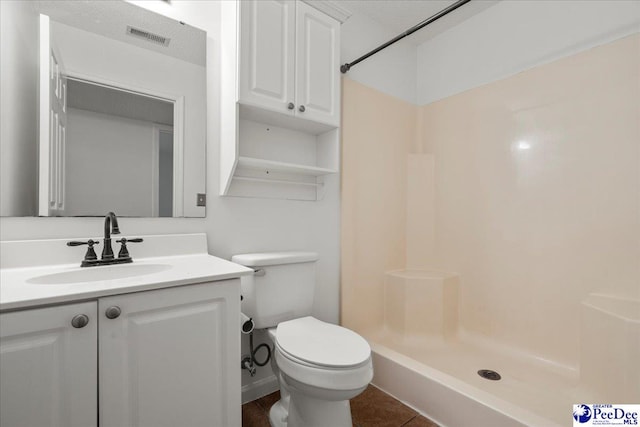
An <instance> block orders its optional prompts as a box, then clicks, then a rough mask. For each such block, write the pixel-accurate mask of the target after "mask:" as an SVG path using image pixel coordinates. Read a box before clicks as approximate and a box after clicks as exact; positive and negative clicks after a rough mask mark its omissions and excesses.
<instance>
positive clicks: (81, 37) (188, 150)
mask: <svg viewBox="0 0 640 427" xmlns="http://www.w3.org/2000/svg"><path fill="white" fill-rule="evenodd" d="M52 33H53V40H54V42H55V44H56V45H57V47H58V48H59V50H60V55H61V57H62V60H63V62H64V65H65V68H66V70H67V72H68V73H69V74H71V75H74V74H80V75H83V76H86V77H87V78H88V79H92V78H95V79H98V81H107V82H114V85H116V86H122V87H125V88H135V89H137V90H139V91H142V92H145V93H150V94H157V95H164V94H166V95H167V96H169V97H170V96H173V97H178V96H184V152H183V156H184V164H185V165H188V167H186V168H185V173H184V215H185V216H191V217H192V216H203V215H204V212H203V209H202V208H200V207H197V206H196V194H197V193H202V192H204V179H203V178H202V177H203V176H204V175H205V162H204V161H203V159H204V156H205V153H204V143H203V141H205V139H206V127H205V125H204V123H205V121H206V118H207V111H206V109H203V108H202V106H203V105H206V104H205V99H204V97H205V93H204V92H203V90H202V85H203V84H204V81H205V78H206V77H205V73H206V70H205V69H204V68H203V67H200V66H198V65H195V64H192V63H189V62H186V61H181V60H179V59H175V58H173V57H170V56H167V55H161V54H158V53H156V52H154V51H151V50H148V49H143V48H139V47H137V46H133V45H130V44H128V43H123V42H119V41H115V40H112V39H109V38H106V37H103V36H99V35H97V34H93V33H90V32H87V31H83V30H79V29H77V28H73V27H69V26H67V25H64V24H60V23H57V22H52ZM113 58H118V60H117V61H114V60H113ZM176 129H177V128H176Z"/></svg>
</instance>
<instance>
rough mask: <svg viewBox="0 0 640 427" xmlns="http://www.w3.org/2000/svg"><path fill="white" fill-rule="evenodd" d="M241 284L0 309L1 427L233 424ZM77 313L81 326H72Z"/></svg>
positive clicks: (236, 412) (236, 407)
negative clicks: (82, 320)
mask: <svg viewBox="0 0 640 427" xmlns="http://www.w3.org/2000/svg"><path fill="white" fill-rule="evenodd" d="M239 288H240V286H239V283H238V279H233V280H224V281H218V282H211V283H204V284H196V285H185V286H178V287H171V288H165V289H158V290H151V291H145V292H136V293H128V294H121V295H114V296H106V297H102V298H99V299H97V301H93V302H87V303H82V304H70V305H64V306H54V307H50V308H44V309H37V308H36V309H27V310H23V311H17V312H8V313H4V314H0V331H1V332H2V335H1V341H0V349H1V352H2V354H1V357H0V361H1V363H2V365H1V367H2V377H1V381H0V383H1V384H2V389H1V391H2V392H1V393H0V399H1V405H0V409H1V411H0V414H1V415H0V425H2V426H3V427H5V426H6V427H12V426H45V425H46V426H61V427H62V426H64V427H72V426H95V425H97V423H98V420H99V425H100V426H101V427H122V426H132V427H134V426H154V427H162V426H167V427H169V426H171V427H174V426H187V425H189V426H205V425H206V426H231V425H240V424H241V416H240V408H239V401H238V396H237V395H236V393H234V392H233V391H234V390H236V391H237V392H238V394H239V383H240V369H239V360H240V359H239V357H240V354H239V352H240V334H239V314H238V313H239V311H240V296H239ZM78 314H86V315H87V317H88V319H89V323H88V324H87V325H86V326H84V327H82V328H74V327H73V326H72V325H71V320H72V319H73V317H74V316H76V315H78ZM98 413H99V417H98Z"/></svg>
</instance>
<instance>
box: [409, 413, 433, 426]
mask: <svg viewBox="0 0 640 427" xmlns="http://www.w3.org/2000/svg"><path fill="white" fill-rule="evenodd" d="M402 427H438V424H436V423H434V422H433V421H431V420H430V419H428V418H425V417H423V416H422V415H418V416H417V417H414V418H412V419H411V420H410V421H409V422H408V423H406V424H403V425H402Z"/></svg>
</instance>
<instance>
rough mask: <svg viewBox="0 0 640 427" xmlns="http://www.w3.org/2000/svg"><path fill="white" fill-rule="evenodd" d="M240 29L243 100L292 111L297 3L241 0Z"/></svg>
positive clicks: (241, 93)
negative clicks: (290, 104)
mask: <svg viewBox="0 0 640 427" xmlns="http://www.w3.org/2000/svg"><path fill="white" fill-rule="evenodd" d="M240 29H241V32H240V93H239V96H240V101H241V102H242V103H244V104H249V105H253V106H256V107H260V108H265V109H268V110H273V111H276V112H281V113H290V114H291V115H293V111H294V110H293V103H294V102H295V99H294V93H293V91H294V78H295V76H294V73H295V71H294V70H295V68H294V67H295V62H294V60H295V58H294V55H295V51H294V49H295V43H294V41H295V38H294V36H295V3H294V2H293V1H291V0H248V1H242V2H240ZM289 103H292V106H291V108H289Z"/></svg>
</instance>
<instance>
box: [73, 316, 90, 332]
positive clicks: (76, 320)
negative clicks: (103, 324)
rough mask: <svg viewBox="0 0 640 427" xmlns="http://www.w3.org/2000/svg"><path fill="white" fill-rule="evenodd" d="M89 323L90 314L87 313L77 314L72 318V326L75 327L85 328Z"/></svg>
mask: <svg viewBox="0 0 640 427" xmlns="http://www.w3.org/2000/svg"><path fill="white" fill-rule="evenodd" d="M88 323H89V316H87V315H86V314H77V315H75V316H73V319H71V326H73V327H74V328H78V329H79V328H84V327H85V326H87V324H88Z"/></svg>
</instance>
